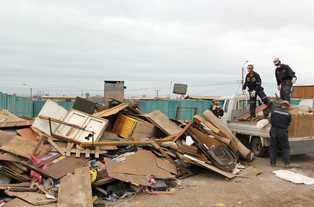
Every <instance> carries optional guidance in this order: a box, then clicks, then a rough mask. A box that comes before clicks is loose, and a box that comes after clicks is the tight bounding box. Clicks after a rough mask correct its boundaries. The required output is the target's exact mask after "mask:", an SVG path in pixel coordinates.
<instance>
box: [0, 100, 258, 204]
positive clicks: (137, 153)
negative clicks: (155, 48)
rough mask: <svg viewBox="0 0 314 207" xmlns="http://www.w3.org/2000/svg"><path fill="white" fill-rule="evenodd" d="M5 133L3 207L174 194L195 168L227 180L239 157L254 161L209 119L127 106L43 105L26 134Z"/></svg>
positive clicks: (0, 141)
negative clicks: (170, 115)
mask: <svg viewBox="0 0 314 207" xmlns="http://www.w3.org/2000/svg"><path fill="white" fill-rule="evenodd" d="M12 116H13V115H12ZM16 118H17V119H20V118H18V117H16ZM19 121H21V120H19ZM1 124H3V125H4V123H1ZM1 126H2V125H1ZM12 127H13V129H14V130H12ZM4 128H5V129H6V130H5V131H0V189H1V190H3V192H4V193H3V194H2V200H1V202H2V204H4V206H8V207H9V206H15V207H22V206H24V207H25V206H26V207H27V206H39V205H40V206H46V207H48V206H49V207H50V206H60V207H71V206H76V207H80V206H81V207H90V206H93V204H96V203H98V204H99V205H100V206H101V204H102V203H103V204H105V203H112V202H115V201H117V200H119V199H122V198H126V197H129V196H133V195H135V194H137V193H139V192H145V193H149V194H173V193H174V190H175V187H176V185H177V184H178V182H177V179H178V178H184V177H187V176H190V175H193V173H194V172H193V166H199V167H202V168H205V169H207V170H209V171H213V172H215V173H218V174H221V175H222V176H224V177H226V178H228V179H232V178H234V177H235V176H237V173H239V169H238V168H239V167H238V166H239V165H238V162H239V156H241V157H242V158H243V159H245V160H251V159H252V153H251V151H250V150H248V149H247V148H246V147H245V146H243V145H242V144H241V142H240V141H239V140H238V139H237V138H236V137H235V136H234V135H233V134H232V133H231V131H230V130H229V129H228V128H227V127H226V125H225V124H224V123H223V122H222V121H221V120H220V119H218V118H216V117H215V116H214V115H213V114H212V113H211V112H210V111H206V112H204V115H203V116H199V115H196V116H195V117H194V120H193V122H183V121H178V120H170V119H168V117H167V116H166V115H164V114H163V113H161V112H160V111H153V112H151V113H142V112H141V111H139V110H138V109H137V108H136V107H135V106H134V105H130V104H127V103H116V105H114V106H112V107H110V108H106V109H104V108H99V107H98V106H96V105H95V104H94V103H90V102H88V101H87V100H81V99H79V100H78V102H77V103H76V104H74V107H73V109H71V110H69V111H68V110H66V109H64V108H63V107H61V106H59V105H58V104H57V103H55V102H53V101H50V100H48V101H47V102H46V103H45V105H44V107H43V108H42V110H41V111H40V113H39V115H38V116H37V117H36V118H35V120H34V121H33V123H32V125H31V126H30V124H29V121H25V124H24V125H23V124H22V125H16V126H14V125H13V126H12V125H10V126H8V127H4ZM7 129H11V130H9V131H8V130H7Z"/></svg>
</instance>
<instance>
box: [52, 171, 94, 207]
mask: <svg viewBox="0 0 314 207" xmlns="http://www.w3.org/2000/svg"><path fill="white" fill-rule="evenodd" d="M92 206H93V199H92V188H91V180H90V175H89V168H88V167H82V168H78V169H76V170H75V172H74V174H68V175H67V176H65V177H63V178H62V179H61V182H60V187H59V192H58V203H57V207H92Z"/></svg>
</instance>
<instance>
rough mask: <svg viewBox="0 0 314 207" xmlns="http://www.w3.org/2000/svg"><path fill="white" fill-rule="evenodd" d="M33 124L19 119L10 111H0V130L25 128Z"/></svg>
mask: <svg viewBox="0 0 314 207" xmlns="http://www.w3.org/2000/svg"><path fill="white" fill-rule="evenodd" d="M31 124H32V123H31V121H29V120H25V119H22V118H19V117H17V116H15V115H14V114H12V113H10V112H8V111H4V110H0V128H10V127H23V126H30V125H31Z"/></svg>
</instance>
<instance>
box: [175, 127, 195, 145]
mask: <svg viewBox="0 0 314 207" xmlns="http://www.w3.org/2000/svg"><path fill="white" fill-rule="evenodd" d="M192 123H193V122H189V123H188V124H187V125H185V127H184V128H183V129H182V130H181V131H180V132H179V133H178V134H177V135H176V136H175V137H174V139H173V141H174V142H175V141H177V140H178V139H179V138H180V137H181V136H182V135H183V134H184V133H185V132H186V131H187V130H188V129H189V128H190V127H191V126H192Z"/></svg>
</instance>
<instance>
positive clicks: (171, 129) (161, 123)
mask: <svg viewBox="0 0 314 207" xmlns="http://www.w3.org/2000/svg"><path fill="white" fill-rule="evenodd" d="M144 116H145V117H146V118H148V119H149V120H150V121H151V122H152V123H153V124H154V125H155V126H156V127H158V128H160V129H161V130H162V131H163V132H165V133H166V134H168V135H176V134H179V133H180V131H181V130H182V128H181V127H179V126H178V125H176V124H175V123H174V122H172V121H171V120H170V119H169V118H168V117H167V116H166V115H165V114H163V113H162V112H160V111H153V112H151V113H148V114H145V115H144Z"/></svg>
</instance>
